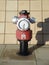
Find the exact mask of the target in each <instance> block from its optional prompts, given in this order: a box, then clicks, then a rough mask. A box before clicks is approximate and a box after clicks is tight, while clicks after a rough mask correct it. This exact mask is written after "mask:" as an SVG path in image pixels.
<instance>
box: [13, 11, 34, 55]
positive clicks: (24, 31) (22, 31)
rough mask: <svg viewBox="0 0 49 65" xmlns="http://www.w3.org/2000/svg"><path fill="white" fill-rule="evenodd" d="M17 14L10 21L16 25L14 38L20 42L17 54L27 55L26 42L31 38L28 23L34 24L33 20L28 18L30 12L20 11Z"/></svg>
mask: <svg viewBox="0 0 49 65" xmlns="http://www.w3.org/2000/svg"><path fill="white" fill-rule="evenodd" d="M19 14H20V15H19V16H14V17H13V19H12V21H13V23H15V24H17V30H16V38H17V40H18V41H19V42H20V52H19V54H21V55H28V54H29V52H28V42H29V41H30V40H31V38H32V31H31V30H30V23H34V22H35V19H34V18H30V17H29V14H30V12H27V10H22V11H21V12H19Z"/></svg>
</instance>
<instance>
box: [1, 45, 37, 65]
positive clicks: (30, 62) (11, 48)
mask: <svg viewBox="0 0 49 65" xmlns="http://www.w3.org/2000/svg"><path fill="white" fill-rule="evenodd" d="M18 52H19V45H6V47H5V49H4V51H3V53H2V55H1V57H0V65H36V59H35V53H34V52H33V53H32V54H31V55H28V56H21V55H18V54H17V53H18Z"/></svg>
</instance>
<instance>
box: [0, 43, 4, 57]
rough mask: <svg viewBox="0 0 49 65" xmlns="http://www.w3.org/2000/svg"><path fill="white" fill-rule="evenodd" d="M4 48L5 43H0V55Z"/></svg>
mask: <svg viewBox="0 0 49 65" xmlns="http://www.w3.org/2000/svg"><path fill="white" fill-rule="evenodd" d="M4 49H5V45H2V44H0V56H1V54H2V52H3V50H4Z"/></svg>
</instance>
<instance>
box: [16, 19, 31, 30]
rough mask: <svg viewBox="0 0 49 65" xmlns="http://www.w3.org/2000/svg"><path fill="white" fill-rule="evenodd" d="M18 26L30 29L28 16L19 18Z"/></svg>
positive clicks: (22, 28) (21, 28)
mask: <svg viewBox="0 0 49 65" xmlns="http://www.w3.org/2000/svg"><path fill="white" fill-rule="evenodd" d="M17 27H18V29H20V30H28V29H29V27H30V23H29V20H28V19H26V18H21V19H20V20H18V23H17Z"/></svg>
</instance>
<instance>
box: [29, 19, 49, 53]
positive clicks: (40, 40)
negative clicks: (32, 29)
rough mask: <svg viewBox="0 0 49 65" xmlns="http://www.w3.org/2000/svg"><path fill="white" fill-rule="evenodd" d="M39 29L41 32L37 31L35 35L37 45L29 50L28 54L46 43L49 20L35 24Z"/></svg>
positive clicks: (48, 38) (48, 33) (48, 39)
mask: <svg viewBox="0 0 49 65" xmlns="http://www.w3.org/2000/svg"><path fill="white" fill-rule="evenodd" d="M37 26H38V27H39V28H42V30H41V31H38V32H37V34H36V37H35V38H36V40H37V44H36V45H34V46H32V47H30V48H29V52H30V54H32V52H33V51H34V50H36V49H38V48H40V47H41V46H44V45H45V43H46V42H47V41H49V18H46V19H45V21H44V22H39V23H38V24H37Z"/></svg>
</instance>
